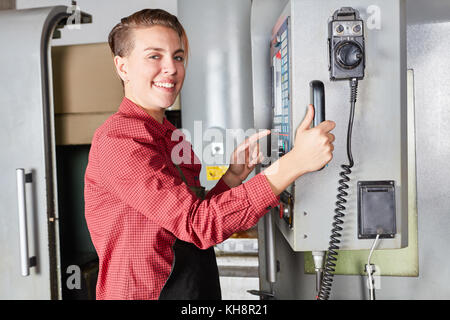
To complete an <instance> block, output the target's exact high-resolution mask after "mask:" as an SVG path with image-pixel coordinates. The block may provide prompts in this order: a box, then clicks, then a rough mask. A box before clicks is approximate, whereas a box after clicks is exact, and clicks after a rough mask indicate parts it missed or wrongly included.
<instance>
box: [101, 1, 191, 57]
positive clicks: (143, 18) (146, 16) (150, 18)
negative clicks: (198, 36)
mask: <svg viewBox="0 0 450 320" xmlns="http://www.w3.org/2000/svg"><path fill="white" fill-rule="evenodd" d="M156 25H159V26H164V27H168V28H171V29H173V30H175V31H176V32H177V33H178V36H179V37H180V40H181V42H182V45H183V49H184V52H185V56H186V59H185V60H186V61H187V57H188V53H189V42H188V39H187V36H186V32H185V31H184V28H183V26H182V25H181V23H180V22H179V21H178V19H177V17H176V16H174V15H172V14H170V13H168V12H167V11H164V10H161V9H143V10H141V11H138V12H135V13H133V14H132V15H130V16H128V17H125V18H122V19H121V20H120V23H118V24H116V26H115V27H114V28H113V29H112V30H111V32H110V33H109V36H108V43H109V47H110V48H111V51H112V54H113V55H114V56H120V57H126V56H128V55H129V54H130V53H131V51H132V50H133V48H134V42H133V39H132V37H130V31H131V30H132V29H135V28H142V27H151V26H156Z"/></svg>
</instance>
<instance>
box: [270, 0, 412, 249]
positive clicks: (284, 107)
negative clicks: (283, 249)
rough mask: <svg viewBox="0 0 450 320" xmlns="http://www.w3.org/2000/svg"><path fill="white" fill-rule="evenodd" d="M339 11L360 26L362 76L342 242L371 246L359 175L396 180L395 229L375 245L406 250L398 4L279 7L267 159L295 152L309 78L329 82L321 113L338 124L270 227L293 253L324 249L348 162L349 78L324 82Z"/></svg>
mask: <svg viewBox="0 0 450 320" xmlns="http://www.w3.org/2000/svg"><path fill="white" fill-rule="evenodd" d="M341 7H352V8H354V9H356V10H358V11H359V13H360V16H361V19H362V20H363V22H364V30H363V31H364V36H365V76H364V79H363V80H360V81H359V90H358V96H357V102H356V110H355V114H354V123H353V135H352V153H353V159H354V162H355V164H354V166H353V168H352V172H351V174H350V175H349V177H350V181H349V182H347V184H348V186H349V188H348V189H347V190H346V192H347V193H348V196H346V200H347V202H346V203H345V204H344V206H345V208H346V209H345V211H344V212H345V217H344V218H343V221H344V224H343V225H342V227H343V231H341V234H342V237H341V238H340V240H341V244H340V248H341V249H345V250H357V249H369V248H370V247H371V245H372V243H373V239H371V237H370V236H369V237H364V236H363V237H361V236H359V235H360V234H359V233H358V182H360V181H364V182H367V181H369V182H370V181H392V184H391V185H392V188H391V189H389V192H390V193H389V195H392V197H393V198H392V200H393V208H392V209H393V211H390V213H389V214H391V215H393V218H394V220H395V222H394V224H395V230H394V229H393V230H390V231H391V234H390V236H389V237H385V238H384V239H383V241H381V242H380V243H379V246H378V248H379V249H393V248H402V247H405V246H407V239H408V228H407V226H408V221H407V217H408V212H407V210H408V199H407V191H408V190H407V186H408V181H407V179H408V176H407V127H406V119H407V117H406V112H407V111H406V110H407V105H406V24H405V15H404V13H405V3H404V1H402V0H370V1H369V0H358V1H356V0H353V1H341V0H336V1H328V0H291V1H290V2H289V3H288V4H287V6H286V7H285V9H284V10H283V12H282V14H281V16H280V18H279V19H278V22H277V24H276V25H275V26H274V28H273V32H272V41H271V44H270V52H271V55H270V56H271V67H272V68H271V70H272V88H273V99H272V105H273V124H272V125H273V129H272V138H271V151H272V153H271V156H272V160H273V161H275V160H276V159H278V157H280V156H282V155H283V154H285V153H287V152H289V151H290V150H291V148H292V146H293V143H294V137H295V130H296V128H297V127H298V125H299V124H300V122H301V121H302V120H303V118H304V116H305V114H306V110H307V105H308V104H309V103H310V96H309V94H310V88H309V83H310V82H311V81H312V80H320V81H322V82H323V83H324V85H325V96H326V106H325V109H326V119H327V120H333V121H335V122H336V128H335V129H334V130H333V132H332V133H333V134H334V135H335V137H336V140H335V142H334V146H335V149H334V153H333V159H332V161H331V162H330V163H329V164H328V166H327V167H325V168H324V169H323V170H320V171H317V172H312V173H308V174H305V175H303V176H302V177H300V178H299V179H297V180H296V181H295V183H293V184H292V185H291V186H289V187H288V189H287V190H286V191H285V192H284V193H283V194H282V195H281V203H280V206H279V207H278V208H277V209H276V211H277V214H278V216H279V218H277V222H276V224H277V226H278V227H279V229H280V231H281V233H282V234H283V235H284V237H285V238H286V240H287V241H288V242H289V244H290V246H291V247H292V249H293V250H295V251H325V250H327V249H328V246H329V241H330V235H331V229H332V223H333V216H334V215H335V209H336V201H337V198H336V196H337V194H338V191H337V188H338V186H339V183H338V180H339V179H341V177H340V175H339V173H340V172H341V171H342V168H341V165H343V164H348V159H347V152H346V151H347V149H346V143H347V142H346V136H347V127H348V122H349V114H350V102H349V98H350V86H349V82H348V81H331V80H330V73H329V52H328V43H327V40H328V32H329V30H328V27H329V25H328V23H329V21H330V17H332V16H333V13H334V12H335V11H336V10H337V9H340V8H341ZM370 199H371V200H372V201H373V199H377V198H373V197H372V198H370ZM379 199H383V197H379ZM380 207H381V208H383V206H382V205H381V206H380ZM381 216H382V215H381ZM366 221H367V220H366Z"/></svg>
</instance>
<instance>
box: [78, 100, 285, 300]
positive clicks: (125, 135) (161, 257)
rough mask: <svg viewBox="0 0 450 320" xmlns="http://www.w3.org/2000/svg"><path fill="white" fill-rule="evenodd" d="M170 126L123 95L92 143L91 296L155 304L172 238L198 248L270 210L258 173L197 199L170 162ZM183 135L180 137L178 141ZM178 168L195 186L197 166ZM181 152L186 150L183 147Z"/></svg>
mask: <svg viewBox="0 0 450 320" xmlns="http://www.w3.org/2000/svg"><path fill="white" fill-rule="evenodd" d="M174 130H176V128H175V127H174V126H173V125H172V124H171V123H170V122H168V121H167V119H164V121H163V123H162V124H160V123H159V122H157V121H156V120H154V119H153V118H152V117H151V116H149V115H148V114H147V113H146V112H145V111H144V110H143V109H141V108H140V107H138V106H137V105H136V104H134V103H133V102H131V101H130V100H128V99H127V98H124V99H123V101H122V103H121V105H120V108H119V111H118V112H117V113H115V114H114V115H112V116H111V117H110V118H109V119H107V120H106V121H105V123H104V124H103V125H102V126H100V127H99V128H98V129H97V131H96V132H95V135H94V137H93V140H92V146H91V150H90V153H89V163H88V166H87V169H86V174H85V215H86V221H87V225H88V228H89V231H90V234H91V238H92V242H93V244H94V246H95V249H96V251H97V254H98V257H99V274H98V281H97V299H139V300H143V299H157V298H158V297H159V293H160V291H161V289H162V287H163V286H164V284H165V282H166V280H167V279H168V277H169V274H170V272H171V268H172V261H173V252H172V245H173V243H174V241H175V239H176V238H178V239H181V240H184V241H187V242H191V243H194V244H195V245H196V246H198V247H199V248H201V249H206V248H209V247H211V246H213V245H215V244H218V243H220V242H222V241H224V240H226V239H227V238H228V237H230V236H231V235H232V234H233V233H234V232H237V231H242V230H247V229H249V228H250V227H252V226H254V225H255V224H256V223H257V221H258V219H259V218H261V217H262V216H263V215H264V214H265V213H267V211H268V209H269V207H270V206H276V205H277V204H278V201H279V198H278V197H276V196H275V195H274V193H273V192H272V190H271V188H270V185H269V183H268V181H267V179H266V177H265V176H264V175H262V174H258V175H256V176H255V177H253V178H251V179H249V180H248V181H247V182H245V183H243V184H241V185H239V186H237V187H235V188H232V189H230V188H229V187H228V186H227V185H226V184H225V183H224V181H223V180H222V179H221V180H219V182H218V183H217V185H216V186H215V187H214V188H213V189H212V190H210V191H209V192H208V194H207V196H206V199H205V200H201V199H199V198H197V197H196V195H195V194H194V193H193V192H192V191H191V190H190V189H189V188H188V187H187V186H186V185H185V183H183V181H182V179H181V177H180V174H179V172H178V171H177V169H176V167H175V166H174V165H173V162H172V160H171V151H172V148H173V147H174V146H175V145H177V144H178V143H180V142H179V141H172V138H171V137H172V133H173V132H174ZM182 137H183V138H184V136H182ZM181 143H185V144H188V145H187V146H188V147H189V149H187V150H190V152H191V153H192V154H191V156H192V160H193V161H192V162H193V163H191V164H190V163H186V164H184V163H182V164H180V168H181V170H182V171H183V174H184V175H185V177H186V180H187V183H188V184H189V185H191V186H200V182H199V178H198V177H199V173H200V169H201V165H200V163H199V160H198V158H197V157H196V156H195V154H194V152H193V151H192V146H191V145H190V144H189V142H187V141H186V140H184V139H182V141H181ZM183 150H186V149H183Z"/></svg>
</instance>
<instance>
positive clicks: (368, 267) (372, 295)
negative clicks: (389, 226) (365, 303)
mask: <svg viewBox="0 0 450 320" xmlns="http://www.w3.org/2000/svg"><path fill="white" fill-rule="evenodd" d="M379 238H380V234H377V237H376V238H375V241H374V242H373V244H372V248H371V249H370V253H369V257H368V258H367V265H366V271H367V275H368V277H369V296H370V300H375V289H374V287H373V279H372V265H371V264H370V258H372V253H373V250H374V249H375V246H376V245H377V242H378V239H379Z"/></svg>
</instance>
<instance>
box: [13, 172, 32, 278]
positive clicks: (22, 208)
mask: <svg viewBox="0 0 450 320" xmlns="http://www.w3.org/2000/svg"><path fill="white" fill-rule="evenodd" d="M16 178H17V205H18V211H19V237H20V266H21V274H22V276H24V277H26V276H29V275H30V267H31V263H30V258H29V257H28V233H27V205H26V193H25V183H27V182H31V173H29V174H26V175H25V170H24V169H16Z"/></svg>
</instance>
